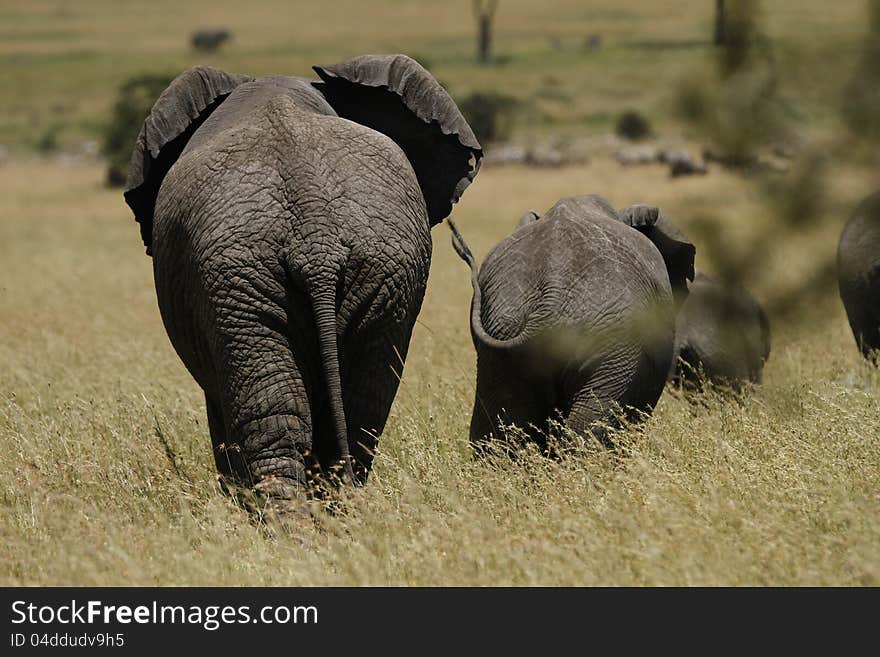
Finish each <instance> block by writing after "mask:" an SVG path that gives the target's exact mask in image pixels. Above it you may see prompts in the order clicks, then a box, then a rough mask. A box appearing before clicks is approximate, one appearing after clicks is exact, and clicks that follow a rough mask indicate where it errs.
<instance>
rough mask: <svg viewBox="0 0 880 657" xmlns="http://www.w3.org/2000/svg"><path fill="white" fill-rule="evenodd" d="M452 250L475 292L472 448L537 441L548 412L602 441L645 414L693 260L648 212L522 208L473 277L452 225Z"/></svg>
mask: <svg viewBox="0 0 880 657" xmlns="http://www.w3.org/2000/svg"><path fill="white" fill-rule="evenodd" d="M450 226H452V224H451V223H450ZM453 245H454V246H455V248H456V250H457V252H458V254H459V256H461V258H462V259H464V260H465V262H467V264H468V265H469V266H470V268H471V278H472V284H473V291H474V296H473V302H472V305H471V334H472V337H473V341H474V346H475V347H476V351H477V390H476V399H475V401H474V410H473V414H472V416H471V427H470V438H471V441H472V443H473V444H474V445H475V446H481V445H483V444H484V443H485V441H486V440H487V439H488V438H489V437H492V436H494V437H496V438H500V437H502V436H503V433H504V432H503V428H502V427H503V426H504V425H515V426H517V427H519V428H520V429H521V430H522V431H523V432H525V433H526V434H527V435H528V436H529V438H531V439H532V440H534V441H536V442H538V443H539V444H541V445H543V446H546V436H547V435H548V428H549V423H548V420H549V419H551V418H553V416H554V415H557V414H561V416H562V418H564V420H565V424H566V425H567V427H568V428H570V429H572V430H573V431H575V432H578V433H580V434H587V433H588V432H592V433H593V434H594V435H597V436H598V437H599V438H600V439H601V438H602V437H603V435H604V433H603V429H602V427H601V426H600V424H602V423H612V424H613V423H614V422H615V420H616V419H617V417H618V415H617V412H618V411H622V412H623V413H624V414H625V415H626V416H627V417H628V418H629V419H631V420H635V419H638V417H640V415H641V413H642V412H646V411H650V410H652V409H653V407H654V405H655V404H656V403H657V400H658V398H659V397H660V393H661V392H662V390H663V387H664V384H665V382H666V378H667V375H668V373H669V368H670V365H671V363H672V348H673V333H674V328H675V309H676V307H677V305H678V304H679V303H681V301H682V300H683V299H684V298H685V296H686V295H687V281H688V280H690V279H693V276H694V272H693V263H694V254H695V249H694V247H693V245H692V244H691V243H690V242H689V241H688V240H687V238H685V237H684V236H683V235H682V234H681V233H680V232H679V231H678V230H677V229H676V228H675V227H674V226H673V225H672V224H671V223H670V222H669V221H668V220H667V219H666V218H665V217H664V216H663V215H661V214H660V212H659V211H658V210H657V208H656V207H652V206H645V205H638V206H632V207H629V208H626V209H624V210H621V211H620V213H618V212H617V211H616V210H615V209H614V208H613V207H612V206H611V205H610V204H609V203H608V201H606V200H605V199H604V198H602V197H599V196H575V197H572V198H565V199H562V200H560V201H558V202H557V203H556V205H554V206H553V207H552V208H551V209H550V210H549V211H548V212H547V214H545V215H544V216H543V217H539V216H538V214H537V213H535V212H528V213H526V215H525V216H523V218H522V219H521V220H520V222H519V224H518V226H517V228H516V230H514V232H513V233H512V234H511V235H509V236H508V237H507V238H506V239H504V240H503V241H502V242H500V243H499V244H498V245H497V246H495V247H494V248H493V249H492V251H491V252H490V253H489V255H488V256H487V257H486V260H485V262H484V263H483V266H482V267H481V268H480V269H479V272H478V270H477V265H476V263H475V261H474V258H473V255H472V254H471V252H470V250H469V249H468V247H467V245H466V244H465V242H464V240H463V239H462V237H461V235H460V234H459V233H458V231H457V230H455V227H454V226H453Z"/></svg>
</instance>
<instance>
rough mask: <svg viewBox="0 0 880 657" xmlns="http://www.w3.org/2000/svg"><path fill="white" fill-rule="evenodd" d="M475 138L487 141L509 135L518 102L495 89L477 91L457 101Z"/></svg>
mask: <svg viewBox="0 0 880 657" xmlns="http://www.w3.org/2000/svg"><path fill="white" fill-rule="evenodd" d="M457 102H458V107H459V109H461V113H462V114H464V117H465V118H466V119H467V122H468V123H469V124H470V126H471V128H472V129H473V131H474V134H476V135H477V139H479V140H480V141H481V142H484V143H489V142H493V141H503V140H505V139H507V138H508V137H509V136H510V132H511V129H512V127H513V118H514V114H515V113H516V110H517V108H518V106H519V102H518V101H517V100H516V99H515V98H513V97H512V96H508V95H506V94H502V93H498V92H495V91H488V92H483V91H478V92H475V93H472V94H470V95H468V96H465V97H464V98H462V99H461V100H459V101H457Z"/></svg>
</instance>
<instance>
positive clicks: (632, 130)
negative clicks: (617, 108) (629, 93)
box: [614, 110, 651, 141]
mask: <svg viewBox="0 0 880 657" xmlns="http://www.w3.org/2000/svg"><path fill="white" fill-rule="evenodd" d="M614 132H616V133H617V135H618V136H619V137H623V138H624V139H631V140H633V141H636V140H639V139H644V138H645V137H648V136H650V135H651V124H650V123H648V119H646V118H645V117H644V116H642V114H641V113H639V112H637V111H635V110H628V111H626V112H624V113H623V114H621V115H620V117H619V118H618V119H617V125H616V126H615V127H614Z"/></svg>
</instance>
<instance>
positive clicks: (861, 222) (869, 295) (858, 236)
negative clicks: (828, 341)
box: [837, 192, 880, 364]
mask: <svg viewBox="0 0 880 657" xmlns="http://www.w3.org/2000/svg"><path fill="white" fill-rule="evenodd" d="M837 276H838V279H837V282H838V287H839V289H840V298H841V300H842V301H843V307H844V308H845V309H846V316H847V318H848V319H849V325H850V328H852V332H853V336H854V337H855V339H856V343H857V344H858V346H859V349H860V350H861V352H862V355H863V356H864V357H865V358H868V359H872V360H873V361H874V362H875V363H877V364H880V357H878V352H880V192H877V193H875V194H873V195H871V196H869V197H868V198H866V199H865V200H863V201H862V202H861V203H860V204H859V206H858V207H857V208H856V210H855V212H853V215H852V217H851V218H850V220H849V221H848V222H847V224H846V226H845V227H844V229H843V233H842V234H841V236H840V243H839V244H838V247H837Z"/></svg>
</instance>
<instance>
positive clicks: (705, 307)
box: [670, 272, 770, 391]
mask: <svg viewBox="0 0 880 657" xmlns="http://www.w3.org/2000/svg"><path fill="white" fill-rule="evenodd" d="M688 289H689V294H688V298H687V300H686V301H685V302H684V304H683V305H682V307H681V311H680V312H679V313H678V317H677V319H676V323H675V352H674V360H675V363H674V366H673V369H672V371H671V372H670V378H671V379H672V381H673V382H674V383H676V384H678V385H682V386H684V387H686V388H690V389H700V388H701V387H702V383H703V381H705V380H708V381H711V382H712V383H714V384H716V385H719V386H724V387H728V388H731V389H733V390H735V391H739V390H741V389H742V387H743V384H745V383H761V381H762V380H763V372H764V363H765V362H766V361H767V358H769V356H770V323H769V321H768V320H767V315H766V313H765V312H764V309H763V308H762V307H761V304H759V303H758V302H757V301H756V300H755V298H754V297H753V296H752V295H751V294H750V293H749V291H748V290H746V289H745V288H742V287H739V286H734V285H725V284H722V283H721V282H719V281H716V280H715V279H713V278H710V277H709V276H706V275H705V274H703V273H701V272H699V273H697V275H696V278H695V279H694V282H693V283H692V284H691V285H690V287H689V288H688Z"/></svg>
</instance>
